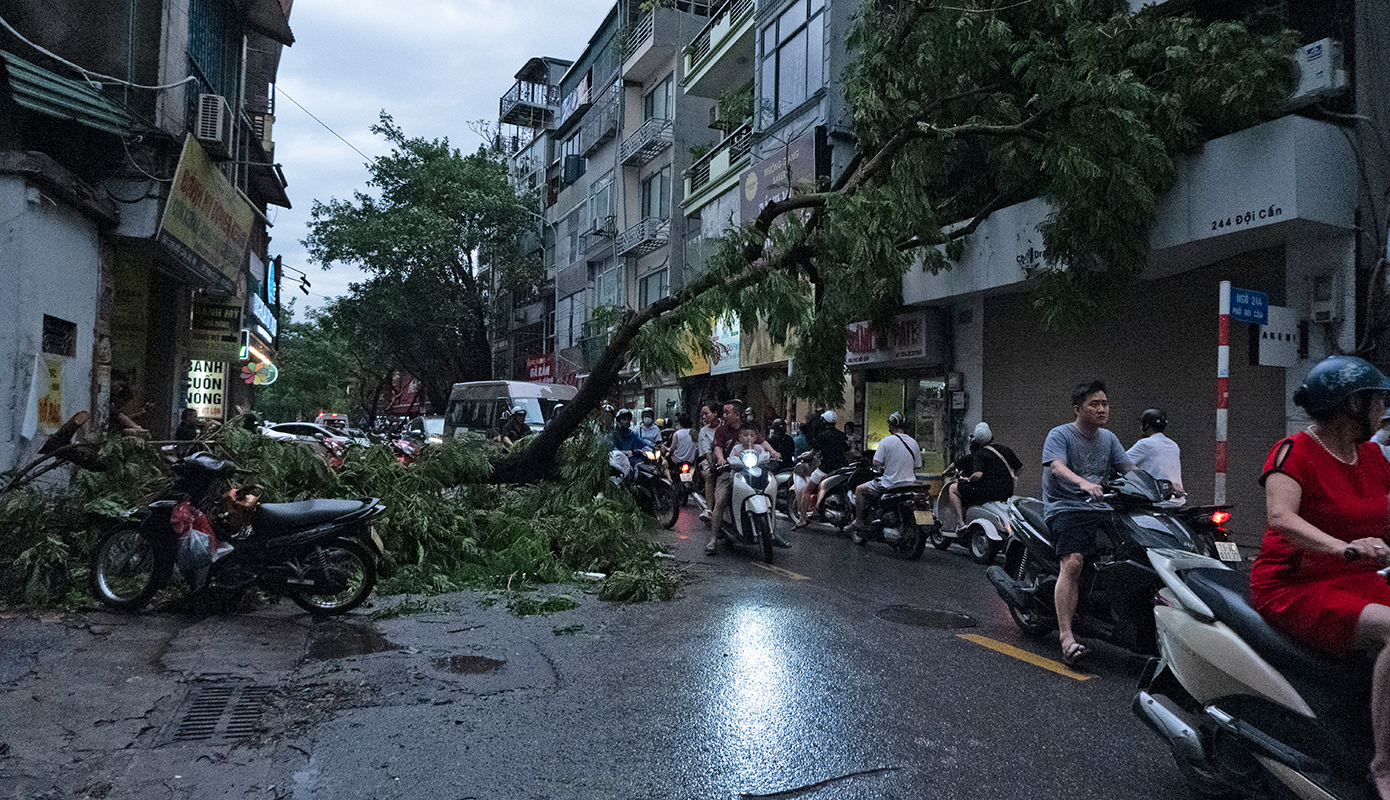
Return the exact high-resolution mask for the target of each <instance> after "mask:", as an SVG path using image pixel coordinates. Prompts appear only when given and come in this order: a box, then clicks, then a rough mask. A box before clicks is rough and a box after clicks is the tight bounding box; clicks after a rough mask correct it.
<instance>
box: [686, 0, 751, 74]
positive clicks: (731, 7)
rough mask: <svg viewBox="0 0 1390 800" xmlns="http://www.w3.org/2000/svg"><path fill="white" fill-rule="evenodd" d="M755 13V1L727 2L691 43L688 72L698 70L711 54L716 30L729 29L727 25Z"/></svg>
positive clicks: (736, 0)
mask: <svg viewBox="0 0 1390 800" xmlns="http://www.w3.org/2000/svg"><path fill="white" fill-rule="evenodd" d="M751 13H753V0H725V2H724V4H723V5H722V6H720V8H719V9H718V10H716V11H715V12H714V15H713V16H712V17H710V21H709V22H708V23H707V24H706V25H705V27H703V28H701V29H700V32H699V33H697V34H695V41H693V42H691V43H690V48H689V49H688V50H686V55H687V56H688V57H687V59H686V62H685V63H686V72H691V71H693V70H694V69H696V68H698V65H699V63H700V62H701V61H703V60H704V59H705V57H706V56H708V55H709V54H710V50H711V48H712V46H713V33H714V31H715V29H716V28H721V26H725V27H727V23H732V22H735V21H737V20H740V19H742V18H743V16H744V15H745V14H751Z"/></svg>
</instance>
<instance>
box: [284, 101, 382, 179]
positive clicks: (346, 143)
mask: <svg viewBox="0 0 1390 800" xmlns="http://www.w3.org/2000/svg"><path fill="white" fill-rule="evenodd" d="M275 94H276V95H284V97H285V99H286V100H288V101H290V102H291V103H294V104H295V105H297V106H299V110H300V111H303V112H304V113H305V114H308V115H309V118H310V119H312V120H313V121H314V122H317V123H318V124H320V125H322V126H323V129H324V130H326V131H328V132H329V133H331V134H333V135H334V136H337V137H338V140H339V141H341V142H342V143H343V144H345V145H347V146H348V147H351V148H352V149H353V150H354V151H356V153H357V155H359V156H362V157H363V158H365V159H367V160H368V161H371V160H372V157H371V156H369V155H367V154H366V153H364V152H362V151H361V150H358V149H357V148H356V147H355V146H354V145H353V143H352V142H349V141H348V140H347V139H344V138H343V137H342V136H339V135H338V132H337V131H335V130H333V129H332V128H330V127H328V123H326V122H324V121H323V120H321V119H319V118H318V117H316V116H314V115H313V113H312V112H311V111H309V109H307V108H305V107H304V106H301V105H299V101H298V100H296V99H294V98H293V97H290V96H289V94H288V93H286V92H285V90H284V89H281V88H280V87H279V86H276V87H275Z"/></svg>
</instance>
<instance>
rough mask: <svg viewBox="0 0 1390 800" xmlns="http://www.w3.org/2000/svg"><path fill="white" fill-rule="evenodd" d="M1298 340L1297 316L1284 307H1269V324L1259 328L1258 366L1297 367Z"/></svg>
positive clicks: (1299, 337) (1291, 310)
mask: <svg viewBox="0 0 1390 800" xmlns="http://www.w3.org/2000/svg"><path fill="white" fill-rule="evenodd" d="M1234 291H1235V290H1234V289H1233V290H1232V293H1234ZM1300 339H1301V336H1300V335H1299V331H1298V314H1296V313H1294V310H1293V309H1292V308H1288V307H1286V306H1270V307H1269V322H1268V323H1266V324H1264V325H1261V326H1260V366H1262V367H1296V366H1298V346H1299V342H1300Z"/></svg>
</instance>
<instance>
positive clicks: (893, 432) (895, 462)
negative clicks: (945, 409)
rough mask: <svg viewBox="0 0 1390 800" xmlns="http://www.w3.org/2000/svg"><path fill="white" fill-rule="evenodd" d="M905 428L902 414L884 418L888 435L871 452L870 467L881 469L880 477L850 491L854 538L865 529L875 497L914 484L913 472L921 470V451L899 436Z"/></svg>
mask: <svg viewBox="0 0 1390 800" xmlns="http://www.w3.org/2000/svg"><path fill="white" fill-rule="evenodd" d="M906 427H907V426H906V420H905V419H904V417H903V415H902V412H900V411H894V412H893V413H892V414H889V415H888V435H887V436H885V437H883V439H882V440H881V441H880V442H879V443H878V449H877V450H876V451H874V464H875V465H876V466H880V467H883V474H882V475H880V476H879V477H877V478H874V479H873V480H871V481H868V482H866V483H861V484H859V486H857V487H856V488H855V490H854V532H855V533H856V534H860V535H862V534H863V533H864V532H865V531H866V530H867V529H868V524H867V523H866V522H865V519H866V517H867V516H868V514H869V505H870V504H871V503H874V502H877V501H878V498H879V495H882V494H883V493H884V492H886V491H888V490H889V489H893V488H896V487H898V486H906V485H907V484H909V483H912V482H913V481H915V480H917V475H916V471H917V468H918V467H920V466H922V447H921V445H919V444H917V441H916V440H915V439H913V438H912V437H911V436H908V435H906V434H904V433H903V429H904V428H906Z"/></svg>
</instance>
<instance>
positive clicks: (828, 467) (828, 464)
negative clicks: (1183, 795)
mask: <svg viewBox="0 0 1390 800" xmlns="http://www.w3.org/2000/svg"><path fill="white" fill-rule="evenodd" d="M820 418H821V422H820V424H819V425H818V426H817V427H816V431H815V433H813V434H812V439H811V441H810V445H811V450H812V451H813V452H815V453H816V454H817V455H818V456H820V465H819V466H818V467H816V469H815V471H813V472H812V473H811V475H810V477H809V478H807V479H806V485H805V486H804V487H803V488H802V489H801V492H800V496H799V497H798V498H797V501H796V509H795V510H796V517H797V519H796V524H794V525H793V526H792V528H793V529H795V528H800V527H802V526H804V525H805V524H806V523H807V521H808V518H809V517H810V515H811V511H812V510H813V509H812V508H811V505H813V504H814V500H813V498H814V497H815V496H816V491H817V490H818V489H819V488H820V482H821V481H823V480H825V478H826V476H827V475H830V474H831V473H833V472H835V471H836V470H838V469H843V468H844V467H846V466H848V465H849V458H848V452H849V440H848V439H847V438H846V437H845V434H844V431H842V430H840V429H839V428H836V427H835V412H834V411H826V412H824V413H823V414H821V415H820Z"/></svg>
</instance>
